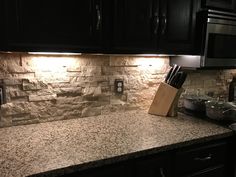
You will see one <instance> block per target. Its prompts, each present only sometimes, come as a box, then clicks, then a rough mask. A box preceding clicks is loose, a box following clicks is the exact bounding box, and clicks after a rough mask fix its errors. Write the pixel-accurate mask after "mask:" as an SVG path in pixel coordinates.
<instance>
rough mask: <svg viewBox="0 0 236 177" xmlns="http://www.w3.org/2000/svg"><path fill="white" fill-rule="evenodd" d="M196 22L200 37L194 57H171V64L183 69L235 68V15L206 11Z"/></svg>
mask: <svg viewBox="0 0 236 177" xmlns="http://www.w3.org/2000/svg"><path fill="white" fill-rule="evenodd" d="M200 19H201V20H199V21H198V24H197V26H198V28H200V29H201V30H200V31H199V33H200V36H199V38H198V43H197V44H198V45H199V49H200V50H199V53H200V55H196V56H173V57H171V64H178V65H182V66H183V67H190V68H202V67H209V68H211V67H220V68H236V14H235V13H229V12H222V11H216V10H207V11H206V12H204V13H203V15H201V18H200Z"/></svg>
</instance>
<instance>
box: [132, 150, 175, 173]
mask: <svg viewBox="0 0 236 177" xmlns="http://www.w3.org/2000/svg"><path fill="white" fill-rule="evenodd" d="M170 169H171V156H170V154H160V155H153V156H149V157H145V158H140V159H137V160H136V162H135V167H134V173H133V176H135V177H170V172H171V170H170Z"/></svg>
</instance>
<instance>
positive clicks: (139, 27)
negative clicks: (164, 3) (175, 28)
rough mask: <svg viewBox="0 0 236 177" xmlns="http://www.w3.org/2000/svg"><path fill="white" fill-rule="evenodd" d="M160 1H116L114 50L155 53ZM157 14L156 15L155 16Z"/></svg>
mask: <svg viewBox="0 0 236 177" xmlns="http://www.w3.org/2000/svg"><path fill="white" fill-rule="evenodd" d="M158 10H159V9H158V0H156V1H154V0H128V1H127V0H115V4H114V34H113V39H114V41H113V43H114V48H115V49H118V50H122V51H137V52H142V51H153V50H154V49H155V48H156V43H157V41H156V34H154V30H155V29H154V28H157V25H158V24H157V18H155V17H154V16H155V15H156V16H157V14H158ZM155 13H156V14H155Z"/></svg>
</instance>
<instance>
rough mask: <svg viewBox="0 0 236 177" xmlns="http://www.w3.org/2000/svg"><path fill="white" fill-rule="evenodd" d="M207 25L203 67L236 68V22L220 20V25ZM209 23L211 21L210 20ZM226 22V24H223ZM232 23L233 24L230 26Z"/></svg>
mask: <svg viewBox="0 0 236 177" xmlns="http://www.w3.org/2000/svg"><path fill="white" fill-rule="evenodd" d="M214 20H215V21H214V22H215V23H208V24H207V33H206V41H205V49H204V55H203V56H202V62H201V65H202V66H204V67H217V66H225V67H236V50H235V48H234V46H236V26H234V25H236V22H234V21H229V20H227V21H225V20H222V19H219V20H220V24H217V23H216V20H218V19H214ZM219 20H218V21H219ZM208 21H209V20H208ZM224 21H225V23H227V24H224V23H223V22H224ZM229 23H232V24H229Z"/></svg>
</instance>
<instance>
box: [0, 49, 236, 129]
mask: <svg viewBox="0 0 236 177" xmlns="http://www.w3.org/2000/svg"><path fill="white" fill-rule="evenodd" d="M168 69H169V59H168V58H167V57H138V56H135V57H134V56H114V55H111V56H109V55H81V56H62V55H61V56H44V55H42V56H40V55H29V54H25V53H21V54H19V53H13V54H0V79H2V81H1V83H4V84H5V86H6V93H7V96H6V99H7V103H6V104H4V105H2V106H1V110H0V126H1V127H5V126H13V125H21V124H30V123H38V122H47V121H53V120H61V119H68V118H80V117H87V116H95V115H100V114H108V113H110V112H114V111H118V112H119V111H121V112H122V111H126V110H136V109H148V107H149V106H150V104H151V101H152V99H153V97H154V95H155V93H156V90H157V88H158V86H159V84H160V83H161V82H162V81H163V80H164V78H165V76H166V73H167V72H168ZM234 73H236V70H211V71H192V72H190V73H189V75H188V78H187V80H186V83H185V84H184V88H185V92H184V93H183V96H184V95H188V94H196V92H199V93H200V94H209V95H212V96H214V97H221V98H225V99H226V98H227V90H228V84H229V82H230V81H231V79H232V75H233V74H234ZM115 79H122V80H123V81H124V93H123V95H117V94H115V92H114V81H115ZM197 90H199V91H197Z"/></svg>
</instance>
